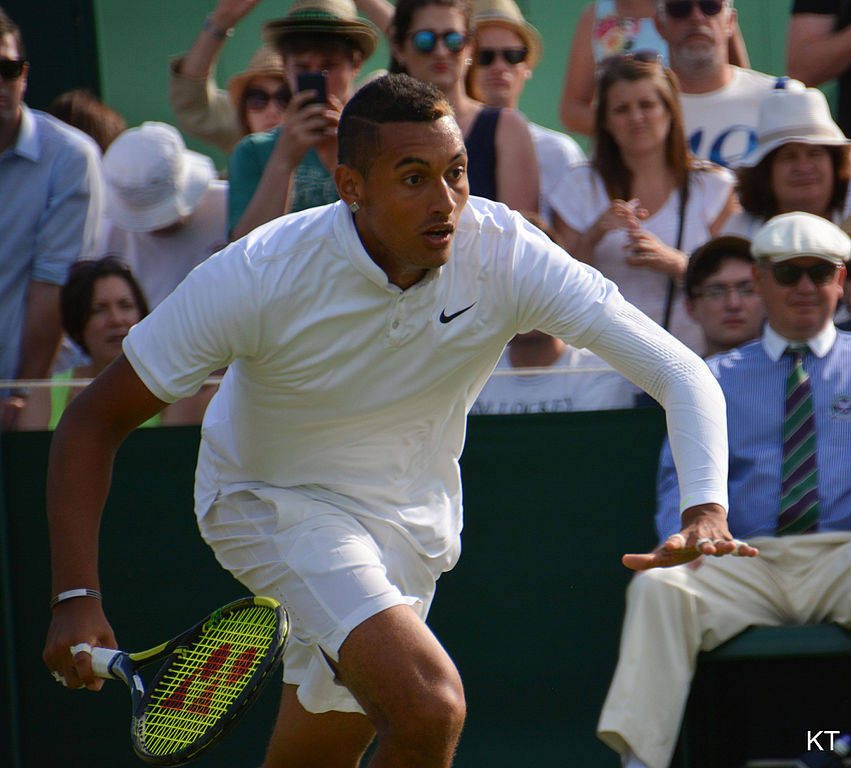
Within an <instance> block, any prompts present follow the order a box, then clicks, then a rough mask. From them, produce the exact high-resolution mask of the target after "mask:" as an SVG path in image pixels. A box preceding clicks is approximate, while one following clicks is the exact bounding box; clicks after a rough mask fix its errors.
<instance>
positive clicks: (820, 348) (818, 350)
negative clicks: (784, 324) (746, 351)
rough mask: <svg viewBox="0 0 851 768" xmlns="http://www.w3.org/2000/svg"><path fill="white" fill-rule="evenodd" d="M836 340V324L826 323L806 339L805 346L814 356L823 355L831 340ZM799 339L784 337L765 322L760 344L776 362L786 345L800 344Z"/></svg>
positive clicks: (828, 350)
mask: <svg viewBox="0 0 851 768" xmlns="http://www.w3.org/2000/svg"><path fill="white" fill-rule="evenodd" d="M834 341H836V326H835V325H834V324H833V323H828V324H827V325H826V326H825V327H824V328H822V329H821V330H820V331H819V332H818V333H817V334H816V335H815V336H813V337H812V338H811V339H807V346H808V347H809V348H810V351H811V352H812V353H813V354H814V355H815V356H816V357H824V356H825V355H826V354H827V353H828V352H830V349H831V347H832V346H833V342H834ZM800 344H801V342H800V341H790V340H789V339H784V338H783V337H782V336H781V335H780V334H779V333H777V331H775V330H774V329H773V328H772V327H771V326H770V325H769V324H768V323H766V324H765V332H764V333H763V334H762V346H763V349H765V353H766V354H767V355H768V356H769V357H770V358H771V359H772V360H773V361H774V362H775V363H776V362H777V361H778V360H779V359H780V358H781V357H782V356H783V353H784V352H785V351H786V348H787V347H794V346H800Z"/></svg>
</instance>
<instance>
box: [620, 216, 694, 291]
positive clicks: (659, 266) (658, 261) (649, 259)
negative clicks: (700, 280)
mask: <svg viewBox="0 0 851 768" xmlns="http://www.w3.org/2000/svg"><path fill="white" fill-rule="evenodd" d="M627 230H628V248H629V251H628V252H627V254H626V263H627V264H629V265H631V266H633V267H646V268H648V269H653V270H655V271H657V272H662V273H664V274H666V275H668V276H670V277H672V278H673V279H674V280H681V279H682V278H683V277H684V276H685V272H686V266H687V265H688V257H687V256H686V255H685V254H684V253H683V252H682V251H680V250H679V249H677V248H674V247H673V246H670V245H667V244H666V243H663V242H662V240H660V239H659V237H657V236H656V235H654V234H653V233H652V232H648V231H647V230H646V229H644V228H643V227H642V226H641V225H640V224H639V223H638V221H637V220H633V221H630V222H629V224H628V225H627Z"/></svg>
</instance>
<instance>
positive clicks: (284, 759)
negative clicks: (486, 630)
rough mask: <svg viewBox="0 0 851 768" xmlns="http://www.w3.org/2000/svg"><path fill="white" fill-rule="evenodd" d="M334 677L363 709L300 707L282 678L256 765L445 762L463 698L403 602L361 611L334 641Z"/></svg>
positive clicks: (439, 651)
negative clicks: (368, 613) (366, 613)
mask: <svg viewBox="0 0 851 768" xmlns="http://www.w3.org/2000/svg"><path fill="white" fill-rule="evenodd" d="M333 666H334V667H335V669H336V671H337V674H338V677H339V679H340V681H341V682H343V683H344V684H345V685H346V686H347V687H348V688H349V690H350V691H351V692H352V694H353V695H354V696H355V698H357V700H358V701H359V702H360V704H361V706H362V707H363V708H364V710H365V711H366V713H367V715H368V719H367V717H364V716H363V715H359V714H352V713H343V712H328V713H323V714H312V713H310V712H307V711H306V710H305V709H304V708H303V707H302V706H301V704H300V703H299V702H298V699H297V698H296V695H295V688H294V686H290V685H287V686H284V694H283V699H282V702H281V711H280V713H279V716H278V722H277V725H276V726H275V731H274V733H273V735H272V740H271V743H270V746H269V751H268V754H267V757H266V762H265V763H264V768H353V766H357V765H358V762H359V760H360V758H361V757H362V755H363V753H364V752H365V750H366V748H367V747H368V746H369V743H370V741H371V740H372V737H373V735H374V734H375V733H376V732H377V734H378V739H377V743H376V745H375V749H374V751H373V754H372V756H371V758H370V761H369V766H370V768H391V767H392V768H398V767H399V766H405V768H448V766H450V765H451V764H452V759H453V757H454V754H455V747H456V746H457V744H458V739H459V737H460V735H461V728H462V727H463V724H464V717H465V714H466V706H465V703H464V691H463V688H462V685H461V678H460V676H459V674H458V670H457V669H456V668H455V665H454V664H453V663H452V660H451V659H450V658H449V655H448V654H447V653H446V651H445V650H444V649H443V647H442V646H441V645H440V643H439V642H438V641H437V638H435V636H434V635H433V634H432V633H431V630H429V629H428V627H427V626H426V625H425V623H424V622H423V621H422V619H420V618H419V616H417V614H416V613H415V612H414V611H413V610H412V609H411V608H410V607H409V606H407V605H399V606H395V607H393V608H388V609H387V610H385V611H382V612H381V613H379V614H377V615H376V616H373V617H372V618H370V619H367V620H366V621H365V622H363V623H362V624H361V625H360V626H358V627H356V628H355V629H354V630H353V631H352V632H351V634H349V636H348V637H347V638H346V640H345V642H344V643H343V646H342V648H341V649H340V661H339V664H334V665H333Z"/></svg>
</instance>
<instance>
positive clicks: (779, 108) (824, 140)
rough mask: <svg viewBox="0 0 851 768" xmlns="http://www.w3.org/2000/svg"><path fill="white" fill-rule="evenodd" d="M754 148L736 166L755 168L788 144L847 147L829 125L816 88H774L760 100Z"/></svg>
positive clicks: (823, 101)
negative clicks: (771, 153)
mask: <svg viewBox="0 0 851 768" xmlns="http://www.w3.org/2000/svg"><path fill="white" fill-rule="evenodd" d="M756 133H757V141H758V144H757V146H756V147H755V148H754V149H753V150H752V151H751V152H750V153H748V154H747V155H745V157H743V158H742V159H741V160H739V162H738V163H737V165H739V166H744V167H746V168H750V167H753V166H755V165H757V164H758V163H759V162H760V160H762V159H763V158H764V157H765V156H766V155H767V154H768V153H769V152H771V151H772V150H774V149H777V147H780V146H782V145H783V144H788V143H789V142H792V141H794V142H800V143H802V144H818V145H821V146H828V147H831V146H842V145H845V144H849V143H851V142H849V140H848V139H846V138H845V134H843V133H842V131H841V130H840V128H839V126H838V125H837V124H836V123H834V122H833V118H832V117H831V116H830V107H829V106H828V105H827V99H825V97H824V94H823V93H822V92H821V91H820V90H818V89H817V88H775V89H774V90H773V91H771V93H769V94H768V95H767V96H766V97H765V98H764V99H763V101H762V104H760V107H759V119H758V122H757V130H756Z"/></svg>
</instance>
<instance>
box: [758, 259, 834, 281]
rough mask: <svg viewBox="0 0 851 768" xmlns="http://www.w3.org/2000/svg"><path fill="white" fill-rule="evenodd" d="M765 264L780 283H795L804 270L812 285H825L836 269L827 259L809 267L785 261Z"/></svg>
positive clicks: (831, 278)
mask: <svg viewBox="0 0 851 768" xmlns="http://www.w3.org/2000/svg"><path fill="white" fill-rule="evenodd" d="M765 266H766V267H768V269H770V270H771V273H772V274H773V275H774V279H775V280H776V281H777V282H778V283H779V284H780V285H797V284H798V281H799V280H800V279H801V276H802V275H803V274H804V272H806V273H807V275H808V276H809V278H810V280H812V281H813V284H814V285H826V284H827V283H829V282H830V281H831V280H833V276H834V275H835V274H836V269H837V266H836V264H831V263H830V262H828V261H823V262H820V263H819V264H813V265H812V266H809V267H802V266H800V265H799V264H788V263H786V262H781V263H780V264H766V265H765Z"/></svg>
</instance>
